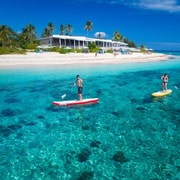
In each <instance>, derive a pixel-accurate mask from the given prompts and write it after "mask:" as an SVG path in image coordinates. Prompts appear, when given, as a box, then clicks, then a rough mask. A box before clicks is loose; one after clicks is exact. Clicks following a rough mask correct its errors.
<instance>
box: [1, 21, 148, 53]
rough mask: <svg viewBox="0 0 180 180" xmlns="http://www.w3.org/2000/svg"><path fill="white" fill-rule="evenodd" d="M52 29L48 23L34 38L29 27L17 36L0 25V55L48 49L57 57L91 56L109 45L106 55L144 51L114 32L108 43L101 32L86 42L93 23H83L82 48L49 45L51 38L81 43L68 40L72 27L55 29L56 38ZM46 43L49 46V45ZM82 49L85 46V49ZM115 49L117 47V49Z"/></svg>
mask: <svg viewBox="0 0 180 180" xmlns="http://www.w3.org/2000/svg"><path fill="white" fill-rule="evenodd" d="M55 29H56V28H55V26H54V24H53V23H52V22H50V23H48V25H47V26H46V27H45V28H44V30H43V31H42V34H41V37H40V38H38V37H37V32H36V28H35V26H34V25H32V24H28V25H27V26H25V27H24V28H23V29H22V32H20V33H17V32H15V31H14V30H13V29H12V28H11V27H9V26H7V25H0V54H21V53H22V54H24V53H26V52H29V51H38V50H39V49H44V50H46V51H47V49H48V51H49V52H59V53H61V54H65V53H69V52H77V53H81V52H84V51H85V52H92V53H95V52H99V51H100V50H102V48H104V47H103V44H104V42H105V43H108V42H110V43H111V45H108V46H107V47H106V48H105V50H106V52H108V53H113V51H114V50H120V46H121V45H122V46H124V47H126V49H128V50H129V51H131V50H132V51H140V52H147V51H148V49H147V48H146V47H145V46H144V45H141V47H140V48H139V49H138V48H137V46H136V44H135V43H134V42H132V41H130V40H128V38H126V37H125V36H123V35H121V34H120V33H119V31H118V30H115V31H114V34H113V38H112V39H107V38H106V33H104V32H95V34H94V36H95V38H89V37H88V32H89V31H92V30H93V23H92V22H91V21H87V22H86V23H85V25H84V27H83V29H84V30H85V31H86V32H87V36H84V37H83V38H84V39H85V44H83V43H82V42H80V43H81V45H80V46H74V47H72V46H71V47H70V46H69V45H70V44H69V43H67V40H66V42H64V43H63V44H62V45H60V44H58V43H57V42H54V43H52V41H51V39H52V37H53V36H61V38H62V37H64V38H63V40H62V41H64V40H65V39H69V41H68V42H70V40H72V39H73V37H75V38H74V39H76V40H77V38H80V39H82V37H78V36H72V32H73V27H72V25H71V24H67V25H63V24H61V25H60V26H59V33H57V34H58V35H54V32H55ZM44 39H46V41H44ZM50 41H51V43H49V42H50ZM47 42H48V43H47ZM75 43H76V42H75ZM71 45H72V43H71ZM83 45H85V48H84V46H83ZM117 45H118V46H117ZM116 47H119V49H118V48H116ZM85 49H86V50H85Z"/></svg>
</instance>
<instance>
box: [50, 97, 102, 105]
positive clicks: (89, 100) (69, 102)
mask: <svg viewBox="0 0 180 180" xmlns="http://www.w3.org/2000/svg"><path fill="white" fill-rule="evenodd" d="M98 101H99V99H98V98H91V99H83V100H81V101H80V100H70V101H53V102H52V104H54V105H58V106H72V105H81V104H91V103H98Z"/></svg>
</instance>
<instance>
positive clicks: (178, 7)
mask: <svg viewBox="0 0 180 180" xmlns="http://www.w3.org/2000/svg"><path fill="white" fill-rule="evenodd" d="M79 1H81V2H94V3H105V4H122V5H125V6H129V7H134V8H140V9H149V10H157V11H166V12H169V13H174V12H180V1H179V0H128V1H127V0H79Z"/></svg>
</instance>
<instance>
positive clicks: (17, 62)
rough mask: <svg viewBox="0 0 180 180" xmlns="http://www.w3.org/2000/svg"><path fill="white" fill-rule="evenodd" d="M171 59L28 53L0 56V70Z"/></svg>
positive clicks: (138, 56) (139, 56)
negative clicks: (33, 66) (14, 67)
mask: <svg viewBox="0 0 180 180" xmlns="http://www.w3.org/2000/svg"><path fill="white" fill-rule="evenodd" d="M171 58H172V57H171V56H169V55H165V54H161V53H151V54H143V53H132V54H118V55H116V56H114V55H113V54H109V53H106V54H98V55H97V56H95V54H94V53H87V54H83V53H69V54H59V53H55V52H42V53H35V52H29V53H27V54H25V55H19V54H13V55H0V68H5V67H10V66H18V67H19V66H32V65H36V66H37V65H58V64H59V65H62V64H66V65H72V64H84V63H85V64H104V63H105V64H114V63H118V64H122V63H141V62H143V63H145V62H149V61H161V60H168V59H171Z"/></svg>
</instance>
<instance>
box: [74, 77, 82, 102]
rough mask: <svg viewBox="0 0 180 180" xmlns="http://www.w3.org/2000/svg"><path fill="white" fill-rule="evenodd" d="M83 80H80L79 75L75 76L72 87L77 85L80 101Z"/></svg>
mask: <svg viewBox="0 0 180 180" xmlns="http://www.w3.org/2000/svg"><path fill="white" fill-rule="evenodd" d="M82 83H83V80H82V79H81V77H80V75H77V76H76V81H75V83H74V86H75V85H77V87H78V96H79V100H80V101H81V100H82V90H83V85H82Z"/></svg>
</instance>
